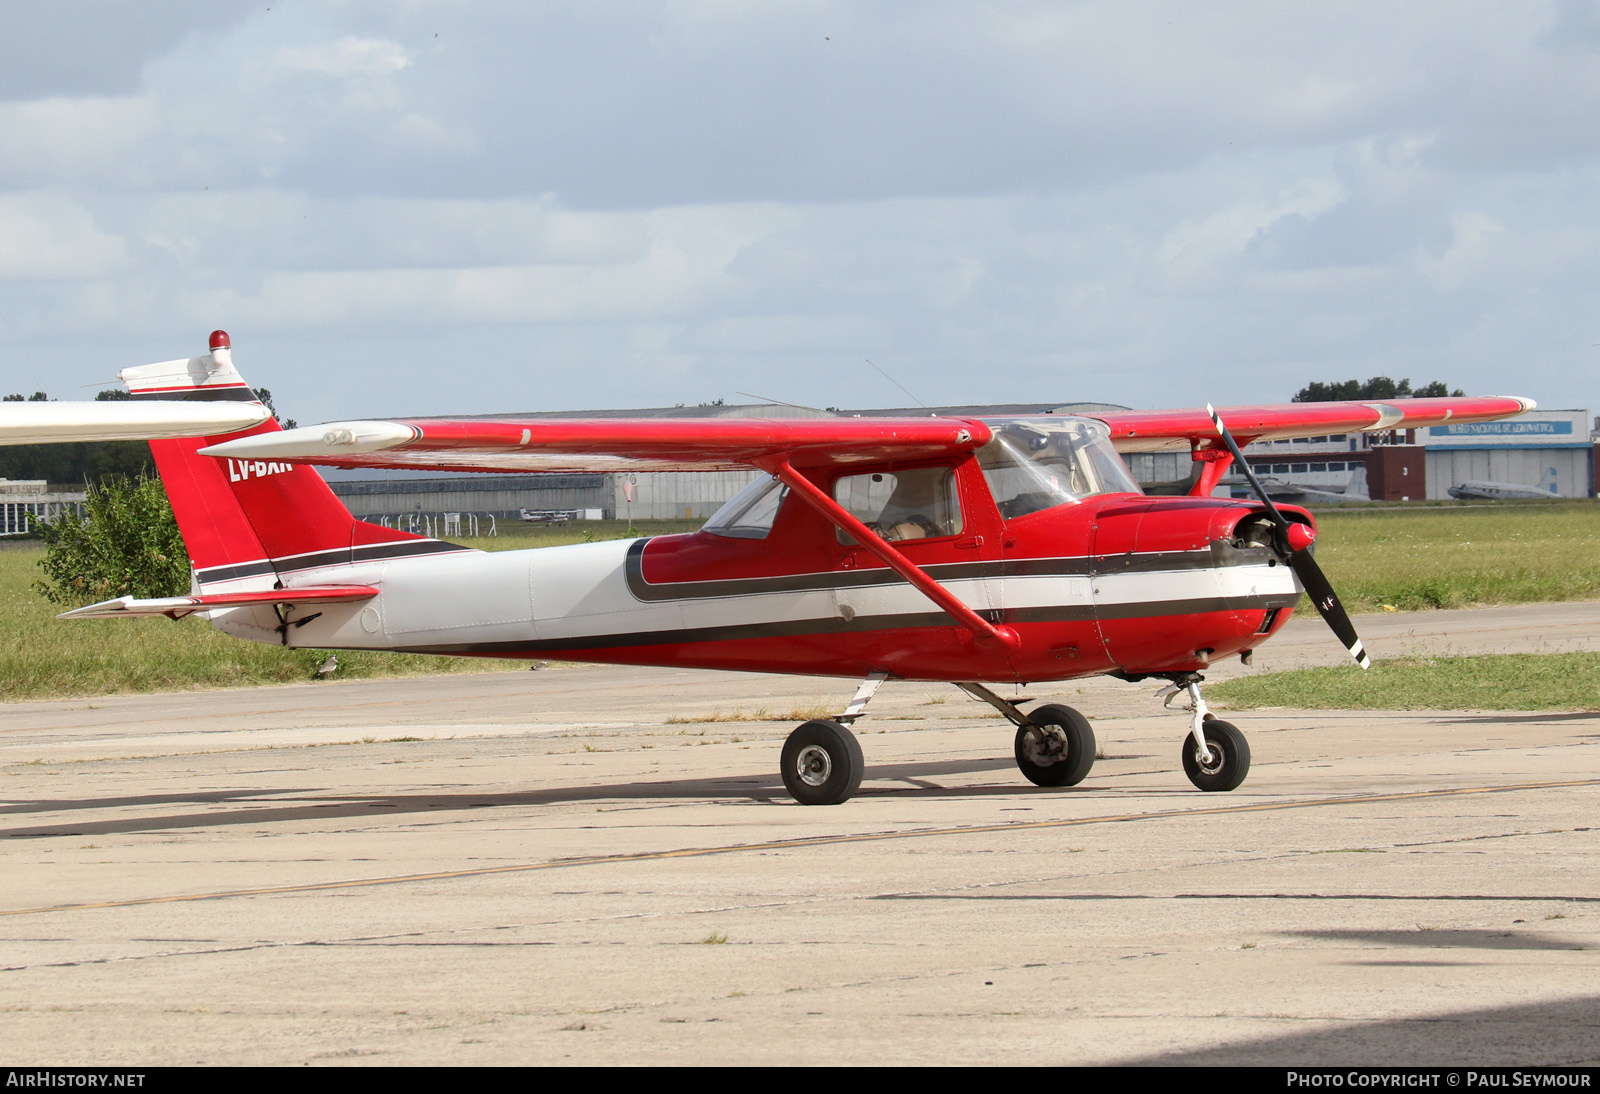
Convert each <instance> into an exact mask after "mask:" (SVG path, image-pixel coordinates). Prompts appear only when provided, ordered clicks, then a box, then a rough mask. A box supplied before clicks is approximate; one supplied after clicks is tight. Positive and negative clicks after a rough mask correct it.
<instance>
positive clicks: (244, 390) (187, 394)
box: [128, 385, 260, 403]
mask: <svg viewBox="0 0 1600 1094" xmlns="http://www.w3.org/2000/svg"><path fill="white" fill-rule="evenodd" d="M128 398H130V399H139V400H144V399H159V400H161V401H163V402H172V401H177V402H183V403H217V402H226V403H254V402H259V401H260V400H258V399H257V398H256V393H255V392H253V391H251V390H250V389H249V388H248V387H245V386H243V385H241V386H239V387H153V388H146V389H145V390H143V391H136V392H133V393H132V394H130V395H129V396H128Z"/></svg>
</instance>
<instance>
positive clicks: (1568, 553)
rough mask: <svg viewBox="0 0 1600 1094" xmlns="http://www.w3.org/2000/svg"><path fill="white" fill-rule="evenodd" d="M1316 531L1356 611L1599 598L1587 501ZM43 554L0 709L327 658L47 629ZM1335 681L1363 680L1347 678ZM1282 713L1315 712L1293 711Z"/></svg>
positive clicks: (463, 667) (3, 595)
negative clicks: (7, 703)
mask: <svg viewBox="0 0 1600 1094" xmlns="http://www.w3.org/2000/svg"><path fill="white" fill-rule="evenodd" d="M1319 522H1320V525H1321V529H1322V533H1321V535H1320V537H1319V540H1318V548H1317V557H1318V559H1319V560H1320V561H1321V562H1322V565H1323V567H1324V568H1325V569H1326V570H1327V572H1328V575H1329V577H1330V578H1331V579H1332V581H1333V583H1334V586H1335V587H1336V588H1338V589H1339V591H1340V593H1341V595H1342V596H1343V597H1344V598H1345V600H1346V603H1347V604H1349V605H1350V606H1351V609H1352V610H1353V611H1377V610H1382V608H1383V605H1386V604H1387V605H1391V606H1393V607H1395V608H1399V609H1402V610H1411V609H1426V608H1439V607H1462V606H1467V605H1472V604H1509V603H1522V602H1528V601H1548V600H1582V599H1600V549H1597V548H1600V510H1597V508H1596V506H1595V504H1594V503H1592V502H1558V503H1542V502H1541V503H1534V504H1524V505H1495V506H1486V507H1479V508H1466V507H1463V508H1446V507H1431V506H1428V507H1419V508H1416V509H1400V508H1395V509H1360V510H1354V511H1350V512H1338V511H1334V512H1327V513H1321V514H1319ZM697 525H698V522H694V521H652V522H644V521H640V522H637V526H636V528H635V529H634V531H633V533H631V534H637V535H662V534H667V533H671V532H682V531H691V530H693V529H694V528H695V527H697ZM499 528H500V532H501V534H500V535H498V536H496V537H494V538H492V539H491V538H488V537H483V538H477V539H463V540H460V541H459V542H461V543H464V544H467V545H468V546H472V547H479V548H483V549H486V550H511V549H516V548H524V547H545V546H555V545H558V544H564V543H581V542H584V541H585V540H586V539H592V540H604V539H620V538H628V537H630V532H629V528H628V525H627V524H626V522H623V521H601V522H592V523H582V524H579V523H573V524H568V525H564V526H559V527H550V526H547V525H527V524H521V523H519V522H500V526H499ZM41 550H42V548H41V547H40V546H39V545H38V544H37V543H11V544H7V545H5V546H4V547H3V548H0V627H3V628H4V631H3V633H4V634H5V635H6V640H5V642H4V643H3V644H0V699H12V700H14V699H36V698H54V697H61V696H74V695H103V694H110V693H115V692H130V691H171V690H183V689H186V688H207V687H231V686H243V685H252V684H267V683H279V682H285V681H296V680H307V679H310V678H311V676H312V674H313V672H314V671H315V669H316V666H317V665H319V664H321V662H322V660H323V658H324V657H325V656H326V655H325V654H324V653H319V652H316V651H310V650H286V649H283V648H281V647H277V646H268V645H263V644H260V643H254V642H245V641H240V640H238V639H234V638H229V637H227V636H225V635H221V634H218V633H217V632H215V631H213V630H212V629H211V627H210V625H209V624H207V623H206V622H204V621H203V620H200V619H195V618H190V619H185V620H181V621H178V622H173V621H171V620H167V619H161V618H156V619H138V620H134V619H112V620H78V621H73V622H65V621H60V620H56V619H55V618H53V617H54V615H55V613H56V612H57V611H60V610H61V609H60V608H58V607H57V606H55V605H52V604H50V603H48V602H46V601H45V600H44V598H43V597H41V596H39V594H37V593H36V592H34V591H33V589H32V585H33V583H34V581H36V580H38V578H39V572H38V570H37V567H36V566H35V562H36V560H37V559H38V558H39V555H40V552H41ZM1572 656H1578V655H1572ZM1480 660H1488V659H1467V658H1446V659H1440V661H1439V663H1438V664H1437V665H1431V666H1427V672H1426V673H1425V675H1427V676H1428V677H1429V678H1431V679H1435V680H1444V681H1446V683H1444V684H1442V685H1440V686H1441V689H1442V691H1441V694H1445V695H1449V694H1452V688H1455V692H1454V694H1457V695H1459V696H1462V698H1459V699H1458V700H1454V702H1456V703H1457V705H1461V706H1490V705H1494V703H1493V702H1491V700H1490V698H1483V699H1475V700H1474V701H1472V702H1468V701H1467V700H1466V699H1465V698H1464V696H1465V695H1466V694H1467V692H1466V691H1463V690H1461V689H1460V688H1457V687H1456V686H1455V685H1454V684H1451V683H1449V682H1448V681H1450V680H1452V679H1454V678H1455V676H1456V675H1458V674H1465V675H1462V679H1463V680H1470V679H1471V678H1472V677H1471V674H1470V673H1468V666H1456V665H1454V664H1453V662H1456V661H1480ZM339 663H340V667H339V676H340V677H345V678H349V677H372V676H386V675H404V674H413V673H427V672H461V671H482V670H484V669H487V668H491V667H493V666H495V665H505V666H507V667H511V665H512V664H515V663H507V662H495V661H482V660H477V659H468V658H433V657H419V656H411V655H404V654H383V653H341V654H340V655H339ZM1540 663H1544V662H1540ZM1391 669H1392V670H1393V671H1391ZM1330 671H1338V670H1330ZM1402 671H1403V670H1402V669H1400V668H1395V667H1393V666H1386V667H1384V668H1383V670H1382V674H1381V675H1380V673H1378V672H1376V671H1375V672H1374V673H1373V674H1370V675H1371V677H1372V678H1373V679H1374V680H1378V679H1393V678H1396V677H1398V675H1399V674H1400V673H1401V672H1402ZM1404 671H1409V670H1404ZM1419 671H1420V670H1419ZM1474 671H1475V670H1474ZM1518 671H1519V672H1521V673H1522V674H1523V675H1526V676H1528V677H1529V678H1530V679H1539V680H1544V681H1545V683H1544V684H1542V685H1541V687H1543V688H1544V690H1545V691H1546V692H1547V693H1548V694H1549V695H1551V696H1569V698H1561V699H1558V700H1556V699H1553V700H1552V701H1551V702H1550V703H1544V702H1535V701H1533V700H1531V699H1526V698H1514V697H1515V696H1519V695H1521V694H1522V693H1521V692H1519V691H1517V690H1516V689H1514V688H1513V687H1512V684H1513V683H1515V681H1514V680H1511V679H1509V678H1508V679H1507V680H1506V681H1505V682H1504V684H1503V685H1502V684H1493V685H1483V686H1481V687H1479V685H1476V684H1475V685H1473V686H1474V687H1478V688H1479V690H1478V691H1474V692H1472V694H1474V695H1479V694H1482V695H1484V696H1490V695H1492V693H1494V692H1495V691H1496V689H1498V690H1500V691H1502V692H1504V694H1505V696H1506V698H1505V699H1504V700H1501V701H1499V705H1501V706H1502V707H1505V708H1506V709H1513V708H1518V709H1547V708H1549V707H1552V706H1555V707H1569V708H1572V709H1579V707H1577V706H1574V704H1575V703H1577V702H1578V699H1577V698H1576V696H1582V695H1583V694H1589V695H1593V694H1600V690H1597V689H1595V688H1594V687H1593V686H1592V682H1591V683H1586V684H1580V685H1578V686H1577V687H1576V688H1575V689H1563V687H1562V686H1559V680H1560V678H1561V677H1562V676H1563V675H1564V672H1565V673H1566V674H1567V675H1572V676H1573V677H1574V678H1581V677H1578V676H1577V670H1575V669H1571V670H1563V671H1557V672H1553V673H1550V674H1535V673H1533V672H1532V671H1531V670H1518ZM1585 671H1588V672H1591V673H1592V672H1594V671H1596V670H1595V669H1593V668H1590V669H1586V670H1585ZM1513 675H1515V674H1513ZM1344 676H1346V677H1349V678H1351V679H1360V677H1359V676H1354V675H1353V674H1349V673H1345V674H1344ZM1270 679H1276V678H1275V677H1257V678H1252V679H1251V680H1247V681H1237V682H1236V684H1238V685H1244V684H1251V683H1256V682H1258V681H1267V680H1270ZM1584 679H1586V678H1584ZM1340 686H1343V685H1340ZM1351 686H1352V687H1355V686H1358V685H1354V684H1352V685H1351ZM1463 686H1464V685H1463ZM1234 687H1235V684H1227V685H1219V688H1215V689H1213V693H1218V694H1219V697H1220V693H1221V692H1220V689H1224V688H1225V689H1232V688H1234ZM1284 687H1285V688H1288V689H1289V690H1287V691H1284V692H1283V693H1282V694H1285V695H1287V694H1293V693H1294V690H1295V689H1303V687H1304V682H1303V681H1301V682H1289V683H1286V684H1285V685H1284ZM1380 690H1383V689H1380ZM1263 694H1265V693H1263ZM1384 694H1385V698H1386V700H1387V699H1393V692H1392V691H1388V690H1385V692H1384ZM1228 700H1229V701H1230V702H1234V703H1247V702H1268V701H1269V700H1268V699H1262V698H1249V697H1247V696H1246V694H1245V693H1244V692H1240V693H1239V694H1238V697H1237V698H1235V696H1234V695H1233V694H1232V693H1229V694H1228ZM1433 702H1434V700H1430V701H1429V703H1428V704H1424V705H1432V703H1433ZM1341 704H1347V705H1351V704H1353V700H1344V699H1341V700H1340V701H1339V702H1332V703H1329V704H1326V705H1334V706H1337V705H1341ZM1286 705H1298V706H1306V705H1314V704H1312V703H1309V702H1307V701H1301V700H1300V699H1291V700H1288V703H1287V704H1286ZM1388 705H1390V706H1399V705H1403V704H1401V703H1398V702H1389V703H1388ZM1585 709H1586V708H1585Z"/></svg>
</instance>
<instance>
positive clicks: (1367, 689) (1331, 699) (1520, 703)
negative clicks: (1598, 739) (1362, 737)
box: [1206, 653, 1600, 710]
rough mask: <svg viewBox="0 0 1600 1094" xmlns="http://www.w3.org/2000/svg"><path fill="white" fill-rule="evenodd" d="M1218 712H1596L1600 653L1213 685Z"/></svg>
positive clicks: (1347, 668)
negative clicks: (1256, 709)
mask: <svg viewBox="0 0 1600 1094" xmlns="http://www.w3.org/2000/svg"><path fill="white" fill-rule="evenodd" d="M1206 700H1207V701H1208V702H1212V703H1215V704H1216V706H1217V707H1218V709H1222V710H1248V709H1251V708H1254V707H1292V708H1295V709H1299V710H1305V709H1314V710H1600V653H1544V654H1533V653H1510V654H1503V655H1501V656H1498V657H1425V658H1423V657H1408V658H1402V659H1395V660H1392V661H1376V662H1374V663H1373V666H1372V668H1371V669H1370V670H1369V671H1367V672H1362V671H1361V670H1360V669H1359V668H1358V667H1356V666H1355V665H1353V664H1352V665H1340V666H1338V667H1337V668H1319V669H1298V670H1295V671H1293V672H1273V673H1265V674H1263V675H1261V676H1246V677H1241V678H1239V679H1236V680H1228V681H1225V682H1223V683H1220V684H1212V685H1211V686H1210V687H1208V688H1206Z"/></svg>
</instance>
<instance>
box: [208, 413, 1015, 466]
mask: <svg viewBox="0 0 1600 1094" xmlns="http://www.w3.org/2000/svg"><path fill="white" fill-rule="evenodd" d="M989 437H990V433H989V428H988V426H986V425H984V424H983V423H982V422H978V421H968V420H966V419H961V418H781V419H769V418H528V419H472V420H459V419H443V420H437V421H430V420H426V419H419V420H405V421H394V422H377V421H371V422H330V423H329V424H327V425H319V426H310V427H307V428H302V429H290V430H285V431H283V432H281V433H262V434H259V435H258V436H255V437H247V438H242V439H240V440H237V441H225V442H223V443H222V444H215V445H212V446H210V447H209V448H202V449H201V450H200V451H201V452H202V453H203V454H205V455H207V456H226V457H230V458H233V459H236V460H241V461H242V460H290V461H294V462H296V463H316V464H324V465H327V466H330V467H411V468H418V467H449V468H454V469H456V470H461V471H733V470H741V469H744V468H748V467H751V466H755V467H768V466H770V465H771V464H773V463H775V462H777V461H787V462H788V463H789V464H791V465H792V466H795V467H816V466H822V465H827V464H852V463H862V462H882V461H885V460H921V459H931V458H935V457H938V456H944V455H950V454H956V453H962V452H970V451H971V450H973V449H975V448H978V447H979V446H981V445H983V444H985V443H987V442H988V440H989Z"/></svg>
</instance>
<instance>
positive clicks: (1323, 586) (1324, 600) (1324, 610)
mask: <svg viewBox="0 0 1600 1094" xmlns="http://www.w3.org/2000/svg"><path fill="white" fill-rule="evenodd" d="M1289 565H1290V566H1291V567H1293V568H1294V576H1295V577H1298V578H1299V579H1300V586H1301V588H1303V589H1305V591H1306V595H1307V596H1309V597H1310V598H1311V603H1313V604H1315V605H1316V606H1317V611H1318V612H1320V613H1321V614H1322V618H1323V619H1324V620H1325V621H1326V622H1327V624H1328V626H1329V627H1331V628H1332V629H1333V633H1334V634H1335V635H1336V636H1337V637H1338V639H1339V641H1341V642H1343V643H1344V648H1345V649H1347V650H1349V651H1350V656H1351V657H1354V658H1355V659H1356V664H1358V665H1360V666H1361V667H1362V668H1364V669H1370V668H1371V667H1372V658H1370V657H1368V656H1367V650H1366V647H1365V646H1363V645H1362V644H1361V636H1360V635H1358V634H1356V628H1355V624H1353V623H1351V622H1350V617H1349V616H1348V615H1347V614H1345V610H1344V605H1343V604H1341V603H1339V594H1338V593H1336V592H1334V591H1333V586H1332V585H1330V584H1329V583H1328V579H1327V577H1325V576H1324V575H1323V573H1322V567H1321V566H1318V565H1317V560H1316V559H1314V558H1312V557H1311V552H1310V551H1296V552H1295V553H1294V554H1292V555H1290V556H1289Z"/></svg>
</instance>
